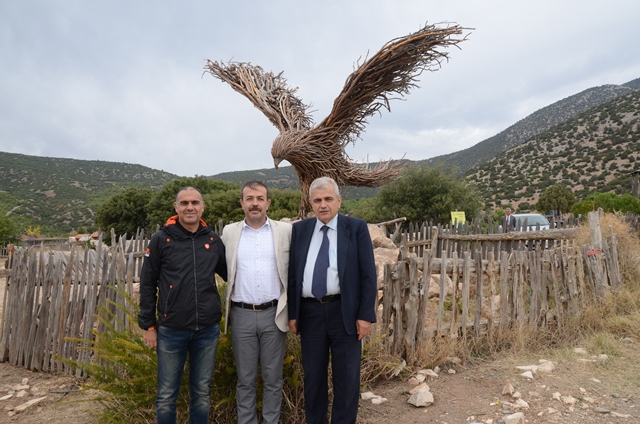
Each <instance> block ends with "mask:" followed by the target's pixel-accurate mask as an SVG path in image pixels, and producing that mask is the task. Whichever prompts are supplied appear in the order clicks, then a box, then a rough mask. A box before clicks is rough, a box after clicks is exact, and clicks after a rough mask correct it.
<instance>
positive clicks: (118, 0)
mask: <svg viewBox="0 0 640 424" xmlns="http://www.w3.org/2000/svg"><path fill="white" fill-rule="evenodd" d="M525 3H526V4H525ZM638 17H640V2H639V1H637V0H608V1H607V2H587V1H584V0H564V1H561V2H560V1H556V0H538V1H536V2H519V1H513V0H510V1H498V0H483V1H480V0H458V1H445V0H437V1H435V0H415V1H404V0H395V1H390V0H387V1H384V0H351V1H345V0H324V1H321V2H303V1H299V0H298V1H294V0H282V1H281V0H272V1H259V0H254V1H244V2H233V1H222V0H210V1H197V2H196V1H182V2H177V1H166V0H160V1H158V0H155V1H148V0H139V1H130V0H129V1H124V0H111V1H106V0H94V1H81V0H76V1H72V0H59V1H49V0H33V1H2V2H1V3H0V151H3V152H11V153H23V154H27V155H35V156H50V157H64V158H73V159H86V160H104V161H114V162H126V163H138V164H142V165H145V166H148V167H151V168H154V169H160V170H164V171H168V172H171V173H174V174H177V175H180V176H194V175H213V174H217V173H220V172H226V171H238V170H248V169H259V168H271V167H272V166H273V160H272V158H271V155H270V148H271V143H272V141H273V139H274V138H275V137H276V135H277V130H276V129H275V127H273V126H272V125H271V124H270V123H269V122H268V121H267V119H266V118H265V117H264V115H262V113H261V112H259V111H258V110H257V109H255V108H254V107H253V106H252V105H251V103H249V101H248V100H246V99H245V98H244V97H242V96H241V95H239V94H237V93H236V92H235V91H233V90H232V89H231V88H230V87H229V86H228V85H226V84H223V83H222V82H220V81H218V80H216V79H214V78H213V77H211V76H210V75H208V74H205V75H203V69H204V65H205V62H206V59H211V60H215V61H228V60H230V59H233V60H236V61H242V62H251V63H253V64H256V65H260V66H262V67H263V68H264V69H265V70H271V71H274V72H280V71H284V76H285V77H286V78H287V80H288V81H289V84H290V85H291V86H296V87H298V88H299V90H298V95H299V96H300V97H301V98H302V100H303V101H304V102H305V103H311V104H312V105H313V107H312V110H314V112H313V117H314V120H315V122H320V121H321V120H322V119H323V118H324V117H325V116H326V115H327V114H328V113H329V111H330V109H331V106H332V102H333V99H334V98H335V96H336V95H337V94H338V93H339V92H340V90H341V89H342V86H343V84H344V81H345V79H346V77H347V76H348V75H349V74H350V73H351V72H352V71H353V69H354V65H355V63H356V62H357V60H358V59H359V58H362V57H364V56H366V54H367V53H368V52H369V53H370V54H374V53H375V52H377V51H378V49H379V48H380V47H381V46H382V45H383V44H384V43H385V42H387V41H389V40H391V39H393V38H396V37H399V36H403V35H406V34H408V33H410V32H414V31H416V30H418V29H419V28H421V27H422V26H424V24H425V23H429V24H434V23H439V22H454V23H458V24H460V25H461V26H463V27H466V28H473V30H470V31H467V32H469V33H470V36H469V39H468V41H465V42H464V43H462V44H460V47H461V50H458V49H456V48H453V49H451V50H450V51H449V54H450V61H449V62H448V63H445V64H444V65H443V66H442V68H441V69H440V70H439V71H437V72H434V73H425V74H423V75H422V76H421V77H420V83H419V85H420V87H419V88H418V89H415V90H413V91H412V93H411V94H410V95H409V96H408V97H406V98H405V100H403V101H396V102H395V103H393V104H392V105H391V106H392V113H386V112H385V113H383V115H382V116H381V117H379V116H375V117H372V118H371V119H370V121H369V125H368V126H367V131H366V132H365V133H364V134H363V135H362V140H359V141H358V142H357V143H356V145H355V146H354V147H349V148H348V151H347V152H348V154H349V155H350V156H351V158H352V159H354V160H355V161H357V162H362V161H366V160H369V161H377V160H380V159H390V158H400V157H402V156H403V155H406V156H405V157H406V158H408V159H411V160H420V159H426V158H430V157H433V156H438V155H442V154H446V153H452V152H455V151H458V150H462V149H465V148H467V147H470V146H472V145H474V144H476V143H478V142H480V141H482V140H484V139H486V138H488V137H490V136H492V135H494V134H496V133H498V132H500V131H502V130H504V129H505V128H507V127H508V126H510V125H512V124H514V123H516V122H517V121H518V120H520V119H522V118H524V117H526V116H527V115H529V114H530V113H532V112H535V111H536V110H538V109H540V108H542V107H544V106H546V105H549V104H551V103H553V102H555V101H558V100H560V99H563V98H565V97H568V96H570V95H572V94H575V93H578V92H580V91H582V90H585V89H587V88H590V87H594V86H599V85H604V84H623V83H625V82H628V81H630V80H633V79H636V78H638V77H640V25H639V24H638ZM285 164H286V163H285Z"/></svg>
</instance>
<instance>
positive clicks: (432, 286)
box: [428, 274, 453, 299]
mask: <svg viewBox="0 0 640 424" xmlns="http://www.w3.org/2000/svg"><path fill="white" fill-rule="evenodd" d="M444 292H445V295H447V294H451V293H453V282H452V281H451V277H449V276H448V275H446V274H445V279H444ZM428 297H429V299H431V298H433V297H440V274H433V275H432V276H431V279H430V280H429V294H428Z"/></svg>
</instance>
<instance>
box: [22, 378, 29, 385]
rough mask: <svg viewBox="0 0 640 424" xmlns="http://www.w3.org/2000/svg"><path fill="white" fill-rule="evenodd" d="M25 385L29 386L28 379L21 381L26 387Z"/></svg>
mask: <svg viewBox="0 0 640 424" xmlns="http://www.w3.org/2000/svg"><path fill="white" fill-rule="evenodd" d="M27 384H29V379H28V378H26V377H25V378H23V379H22V385H23V386H26V385H27Z"/></svg>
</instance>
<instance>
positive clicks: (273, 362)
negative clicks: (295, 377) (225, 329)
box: [230, 306, 287, 424]
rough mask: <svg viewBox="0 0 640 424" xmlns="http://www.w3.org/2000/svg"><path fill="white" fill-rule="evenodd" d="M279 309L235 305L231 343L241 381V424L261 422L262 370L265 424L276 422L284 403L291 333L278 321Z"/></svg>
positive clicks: (237, 394) (238, 406) (239, 411)
mask: <svg viewBox="0 0 640 424" xmlns="http://www.w3.org/2000/svg"><path fill="white" fill-rule="evenodd" d="M275 316H276V308H275V307H273V308H269V309H265V310H263V311H252V310H249V309H242V308H239V307H237V306H232V307H231V312H230V324H231V343H232V345H233V356H234V358H235V361H236V371H237V374H238V384H237V386H236V405H237V408H238V424H258V414H257V412H256V379H257V377H258V364H260V370H261V372H262V382H263V388H262V423H263V424H276V423H277V422H278V420H279V418H280V404H281V403H282V366H283V361H284V355H285V352H286V347H287V333H285V332H282V331H280V329H279V328H278V327H277V326H276V323H275Z"/></svg>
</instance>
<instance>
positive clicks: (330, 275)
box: [302, 215, 340, 297]
mask: <svg viewBox="0 0 640 424" xmlns="http://www.w3.org/2000/svg"><path fill="white" fill-rule="evenodd" d="M324 225H325V224H323V223H322V221H320V220H319V219H317V220H316V226H315V228H314V229H313V235H312V236H311V243H310V244H309V252H308V253H307V263H306V265H305V267H304V276H303V277H302V297H314V296H313V294H311V282H312V281H313V269H314V268H315V266H316V258H317V257H318V252H319V251H320V245H321V244H322V231H320V228H322V227H323V226H324ZM327 227H329V230H327V237H329V268H328V269H327V296H328V295H331V294H338V293H340V281H339V280H338V215H336V216H335V217H334V218H333V219H332V220H331V221H329V223H328V224H327Z"/></svg>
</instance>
